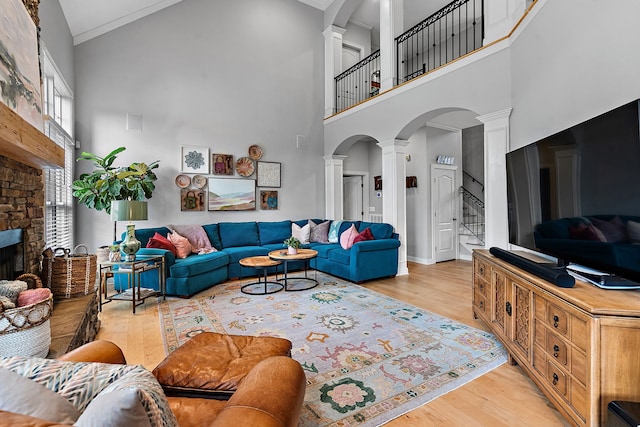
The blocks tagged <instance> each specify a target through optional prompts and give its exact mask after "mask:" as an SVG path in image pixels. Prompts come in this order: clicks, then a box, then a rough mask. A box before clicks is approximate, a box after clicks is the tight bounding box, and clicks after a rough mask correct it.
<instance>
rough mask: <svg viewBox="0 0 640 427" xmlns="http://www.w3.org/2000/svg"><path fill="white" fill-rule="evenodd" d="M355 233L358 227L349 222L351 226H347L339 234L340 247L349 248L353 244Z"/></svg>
mask: <svg viewBox="0 0 640 427" xmlns="http://www.w3.org/2000/svg"><path fill="white" fill-rule="evenodd" d="M357 235H358V229H357V228H356V226H355V225H354V224H351V227H349V228H347V229H346V230H345V231H343V232H342V234H341V235H340V246H342V249H351V246H353V241H354V240H355V238H356V236H357Z"/></svg>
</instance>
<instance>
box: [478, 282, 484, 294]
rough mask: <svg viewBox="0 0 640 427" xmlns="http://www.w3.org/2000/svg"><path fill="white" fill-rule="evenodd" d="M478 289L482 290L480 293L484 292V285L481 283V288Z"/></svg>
mask: <svg viewBox="0 0 640 427" xmlns="http://www.w3.org/2000/svg"><path fill="white" fill-rule="evenodd" d="M478 288H479V289H480V292H484V284H482V283H480V286H478Z"/></svg>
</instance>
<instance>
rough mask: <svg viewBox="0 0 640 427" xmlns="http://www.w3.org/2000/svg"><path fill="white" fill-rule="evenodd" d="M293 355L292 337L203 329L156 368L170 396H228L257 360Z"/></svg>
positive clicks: (218, 397) (156, 374) (223, 397)
mask: <svg viewBox="0 0 640 427" xmlns="http://www.w3.org/2000/svg"><path fill="white" fill-rule="evenodd" d="M271 356H291V341H289V340H287V339H284V338H275V337H263V336H260V337H252V336H244V335H224V334H218V333H215V332H203V333H201V334H198V335H196V336H195V337H193V338H191V339H190V340H189V341H187V342H186V343H184V344H183V345H181V346H180V347H178V348H177V349H176V350H175V351H174V352H172V353H171V354H169V355H168V356H167V357H166V358H165V359H164V360H163V361H162V362H160V364H159V365H158V366H157V367H156V368H155V369H154V370H153V375H155V377H156V378H157V379H158V382H159V383H160V384H161V385H162V387H163V389H164V391H165V393H166V394H167V396H188V397H207V398H216V399H228V398H229V397H231V395H232V394H233V392H235V391H236V390H237V388H238V384H240V382H241V381H242V379H243V378H244V377H245V376H246V375H247V374H248V373H249V371H250V370H251V368H253V367H254V366H255V365H256V364H258V362H260V361H262V360H264V359H266V358H268V357H271Z"/></svg>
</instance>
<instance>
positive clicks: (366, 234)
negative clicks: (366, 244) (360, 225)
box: [353, 227, 375, 243]
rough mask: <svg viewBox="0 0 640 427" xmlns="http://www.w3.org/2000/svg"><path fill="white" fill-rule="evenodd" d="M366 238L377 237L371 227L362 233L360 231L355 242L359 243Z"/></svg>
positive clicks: (372, 238)
mask: <svg viewBox="0 0 640 427" xmlns="http://www.w3.org/2000/svg"><path fill="white" fill-rule="evenodd" d="M365 240H375V238H374V237H373V233H372V232H371V229H370V228H369V227H367V228H365V229H364V230H362V231H361V232H360V233H358V235H357V236H356V238H355V239H353V243H358V242H362V241H365Z"/></svg>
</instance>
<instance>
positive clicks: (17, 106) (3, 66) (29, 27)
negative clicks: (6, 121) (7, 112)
mask: <svg viewBox="0 0 640 427" xmlns="http://www.w3.org/2000/svg"><path fill="white" fill-rule="evenodd" d="M0 21H1V22H2V23H3V24H2V25H0V89H1V90H0V99H2V102H3V103H4V104H6V105H7V106H8V107H9V108H11V109H12V110H13V111H15V112H16V113H18V115H19V116H20V117H22V118H23V119H25V120H26V121H27V122H29V123H30V124H31V125H33V126H34V127H35V128H36V129H38V130H40V131H42V130H43V129H44V124H43V121H42V93H41V91H40V59H39V55H38V33H37V29H36V25H35V23H34V22H33V20H32V19H31V16H29V13H28V12H27V10H26V9H25V6H24V4H23V3H22V1H21V0H0ZM6 22H11V23H12V25H4V23H6Z"/></svg>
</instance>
